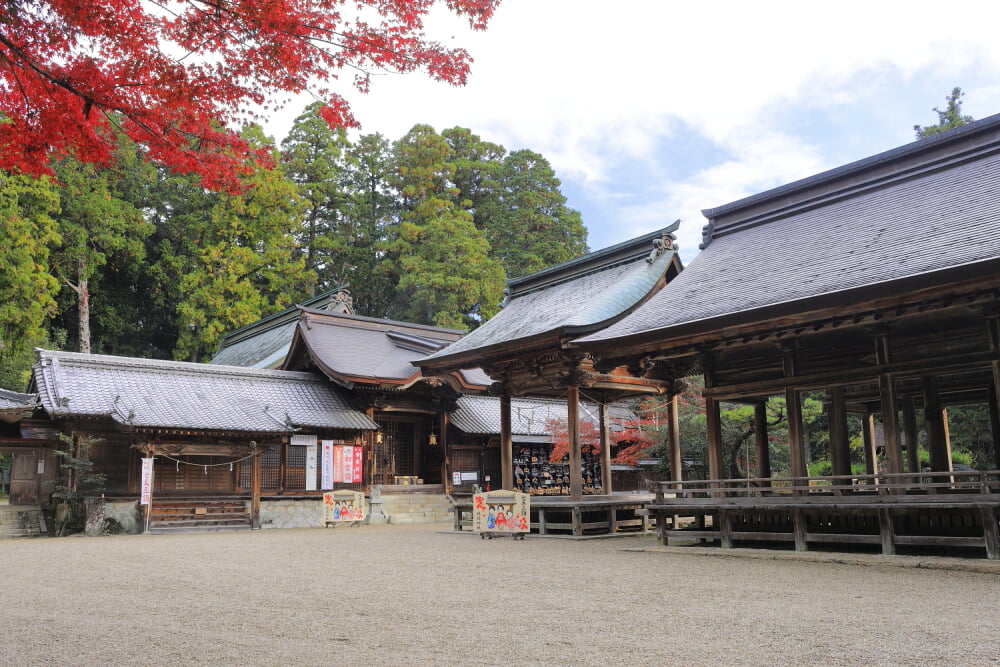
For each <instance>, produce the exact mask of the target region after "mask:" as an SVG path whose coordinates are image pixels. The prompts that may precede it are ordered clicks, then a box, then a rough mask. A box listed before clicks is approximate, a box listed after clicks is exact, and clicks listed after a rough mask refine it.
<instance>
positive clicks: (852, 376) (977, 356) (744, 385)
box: [703, 350, 1000, 400]
mask: <svg viewBox="0 0 1000 667" xmlns="http://www.w3.org/2000/svg"><path fill="white" fill-rule="evenodd" d="M992 362H1000V353H998V352H997V351H993V350H990V351H988V352H972V353H968V354H958V355H952V356H939V357H934V358H929V359H917V360H913V361H905V362H893V363H891V364H887V365H885V366H882V367H879V368H875V367H872V366H859V367H857V368H843V369H838V370H836V371H825V372H822V373H810V374H807V375H792V376H788V377H784V378H774V379H772V380H762V381H755V382H741V383H738V384H731V385H724V386H718V387H706V388H705V390H704V392H703V393H704V395H705V396H706V397H707V396H712V397H713V398H717V399H719V400H731V399H735V398H754V397H757V396H763V395H767V394H778V393H780V392H782V391H783V390H784V389H785V387H786V386H790V385H794V386H796V387H798V388H799V389H825V388H827V387H831V386H836V385H849V384H861V383H865V382H871V381H873V380H874V379H876V378H877V377H878V375H879V374H880V373H885V374H890V375H905V374H914V373H926V372H928V371H935V372H937V371H949V370H961V369H965V368H982V367H983V366H986V365H987V364H990V363H992Z"/></svg>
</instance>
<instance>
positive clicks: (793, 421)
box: [785, 387, 809, 477]
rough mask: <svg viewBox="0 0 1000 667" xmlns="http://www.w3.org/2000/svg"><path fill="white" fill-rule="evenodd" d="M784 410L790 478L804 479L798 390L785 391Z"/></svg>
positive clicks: (804, 450)
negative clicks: (790, 469)
mask: <svg viewBox="0 0 1000 667" xmlns="http://www.w3.org/2000/svg"><path fill="white" fill-rule="evenodd" d="M785 409H786V410H788V461H789V465H790V466H791V468H792V477H806V476H807V475H808V474H809V471H808V470H807V469H806V441H805V437H804V436H803V432H802V397H801V395H800V394H799V391H798V389H796V388H795V387H788V388H787V389H785Z"/></svg>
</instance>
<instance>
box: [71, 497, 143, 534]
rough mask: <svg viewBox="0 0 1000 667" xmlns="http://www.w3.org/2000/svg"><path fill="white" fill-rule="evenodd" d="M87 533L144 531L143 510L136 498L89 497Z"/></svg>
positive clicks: (134, 532) (133, 532) (86, 504)
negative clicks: (116, 499) (110, 498)
mask: <svg viewBox="0 0 1000 667" xmlns="http://www.w3.org/2000/svg"><path fill="white" fill-rule="evenodd" d="M85 506H86V510H87V519H86V521H87V523H86V527H85V529H84V532H85V533H86V534H87V535H105V534H107V533H109V532H120V533H128V534H133V535H134V534H136V533H141V532H142V519H141V517H142V512H140V511H139V504H138V503H136V502H135V501H134V500H131V501H126V500H121V501H115V500H105V499H104V498H87V499H86V500H85Z"/></svg>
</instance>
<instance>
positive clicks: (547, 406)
mask: <svg viewBox="0 0 1000 667" xmlns="http://www.w3.org/2000/svg"><path fill="white" fill-rule="evenodd" d="M609 412H610V414H611V421H612V430H620V429H621V424H620V422H621V421H624V420H629V419H635V418H636V416H635V414H634V413H633V412H632V411H631V410H629V409H628V408H625V407H622V406H619V405H611V406H609ZM552 419H558V420H562V421H565V420H566V402H565V401H554V400H548V399H528V398H514V399H511V402H510V428H511V433H512V434H513V435H517V436H548V435H549V429H548V423H549V420H552ZM580 419H581V420H584V421H590V422H593V423H594V424H597V423H598V421H599V420H600V417H599V413H598V407H597V406H596V405H594V404H592V403H584V402H581V403H580ZM616 422H618V423H616ZM451 423H452V424H453V425H454V426H455V428H457V429H458V430H460V431H463V432H465V433H472V434H479V435H499V433H500V399H499V398H496V397H493V396H468V395H466V396H459V397H458V407H457V408H456V410H455V411H454V412H453V413H452V415H451Z"/></svg>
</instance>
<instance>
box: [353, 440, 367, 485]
mask: <svg viewBox="0 0 1000 667" xmlns="http://www.w3.org/2000/svg"><path fill="white" fill-rule="evenodd" d="M364 472H365V450H364V447H362V446H360V445H355V446H354V477H352V478H351V481H352V482H354V483H355V484H360V483H361V482H363V481H364Z"/></svg>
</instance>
